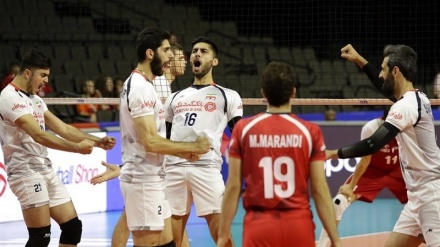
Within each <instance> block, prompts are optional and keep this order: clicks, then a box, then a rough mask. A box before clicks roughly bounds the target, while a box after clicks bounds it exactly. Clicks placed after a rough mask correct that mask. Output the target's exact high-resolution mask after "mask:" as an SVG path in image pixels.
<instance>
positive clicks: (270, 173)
mask: <svg viewBox="0 0 440 247" xmlns="http://www.w3.org/2000/svg"><path fill="white" fill-rule="evenodd" d="M236 128H238V130H237V131H234V134H235V136H233V142H235V141H236V140H240V141H238V143H240V144H239V148H238V149H237V148H234V147H236V145H237V144H236V143H232V144H231V150H230V154H231V155H232V156H234V155H235V154H237V150H239V151H238V152H239V153H240V156H241V157H240V158H241V159H242V163H243V178H244V181H245V186H246V188H245V192H244V194H243V206H244V207H245V209H247V210H253V209H257V210H260V209H261V210H271V209H277V210H289V209H295V210H297V209H304V210H309V207H310V206H309V192H308V180H309V164H310V162H311V161H313V160H324V159H325V153H324V150H325V146H324V141H323V137H322V133H321V130H320V128H319V127H318V126H317V125H315V124H313V123H310V122H307V121H304V120H302V119H299V118H298V117H296V116H295V115H294V114H269V113H263V114H260V115H257V116H255V117H252V118H248V119H243V120H241V121H240V122H238V124H237V126H236ZM237 135H238V136H237Z"/></svg>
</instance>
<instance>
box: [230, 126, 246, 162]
mask: <svg viewBox="0 0 440 247" xmlns="http://www.w3.org/2000/svg"><path fill="white" fill-rule="evenodd" d="M244 122H245V121H243V120H242V121H238V123H237V124H236V125H235V128H234V130H233V131H232V134H231V140H230V142H229V156H231V157H234V158H238V159H241V135H242V132H243V124H244Z"/></svg>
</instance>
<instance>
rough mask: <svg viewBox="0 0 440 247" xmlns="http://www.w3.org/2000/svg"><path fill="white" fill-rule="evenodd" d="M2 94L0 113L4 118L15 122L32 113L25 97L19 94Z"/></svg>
mask: <svg viewBox="0 0 440 247" xmlns="http://www.w3.org/2000/svg"><path fill="white" fill-rule="evenodd" d="M2 96H3V97H1V98H0V114H1V115H2V118H4V119H8V120H9V121H11V122H12V123H14V122H15V120H17V119H18V118H19V117H21V116H23V115H26V114H32V112H31V111H30V110H29V108H28V106H27V104H28V103H27V101H26V100H25V99H24V98H23V97H20V96H19V95H18V94H17V95H16V96H15V95H11V94H8V95H2Z"/></svg>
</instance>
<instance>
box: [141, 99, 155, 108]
mask: <svg viewBox="0 0 440 247" xmlns="http://www.w3.org/2000/svg"><path fill="white" fill-rule="evenodd" d="M145 107H151V108H153V107H154V102H153V101H152V100H150V101H145V102H144V103H142V105H141V108H145Z"/></svg>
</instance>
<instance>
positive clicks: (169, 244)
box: [158, 241, 176, 247]
mask: <svg viewBox="0 0 440 247" xmlns="http://www.w3.org/2000/svg"><path fill="white" fill-rule="evenodd" d="M158 247H176V243H175V242H174V241H171V242H169V243H168V244H164V245H160V246H158Z"/></svg>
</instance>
